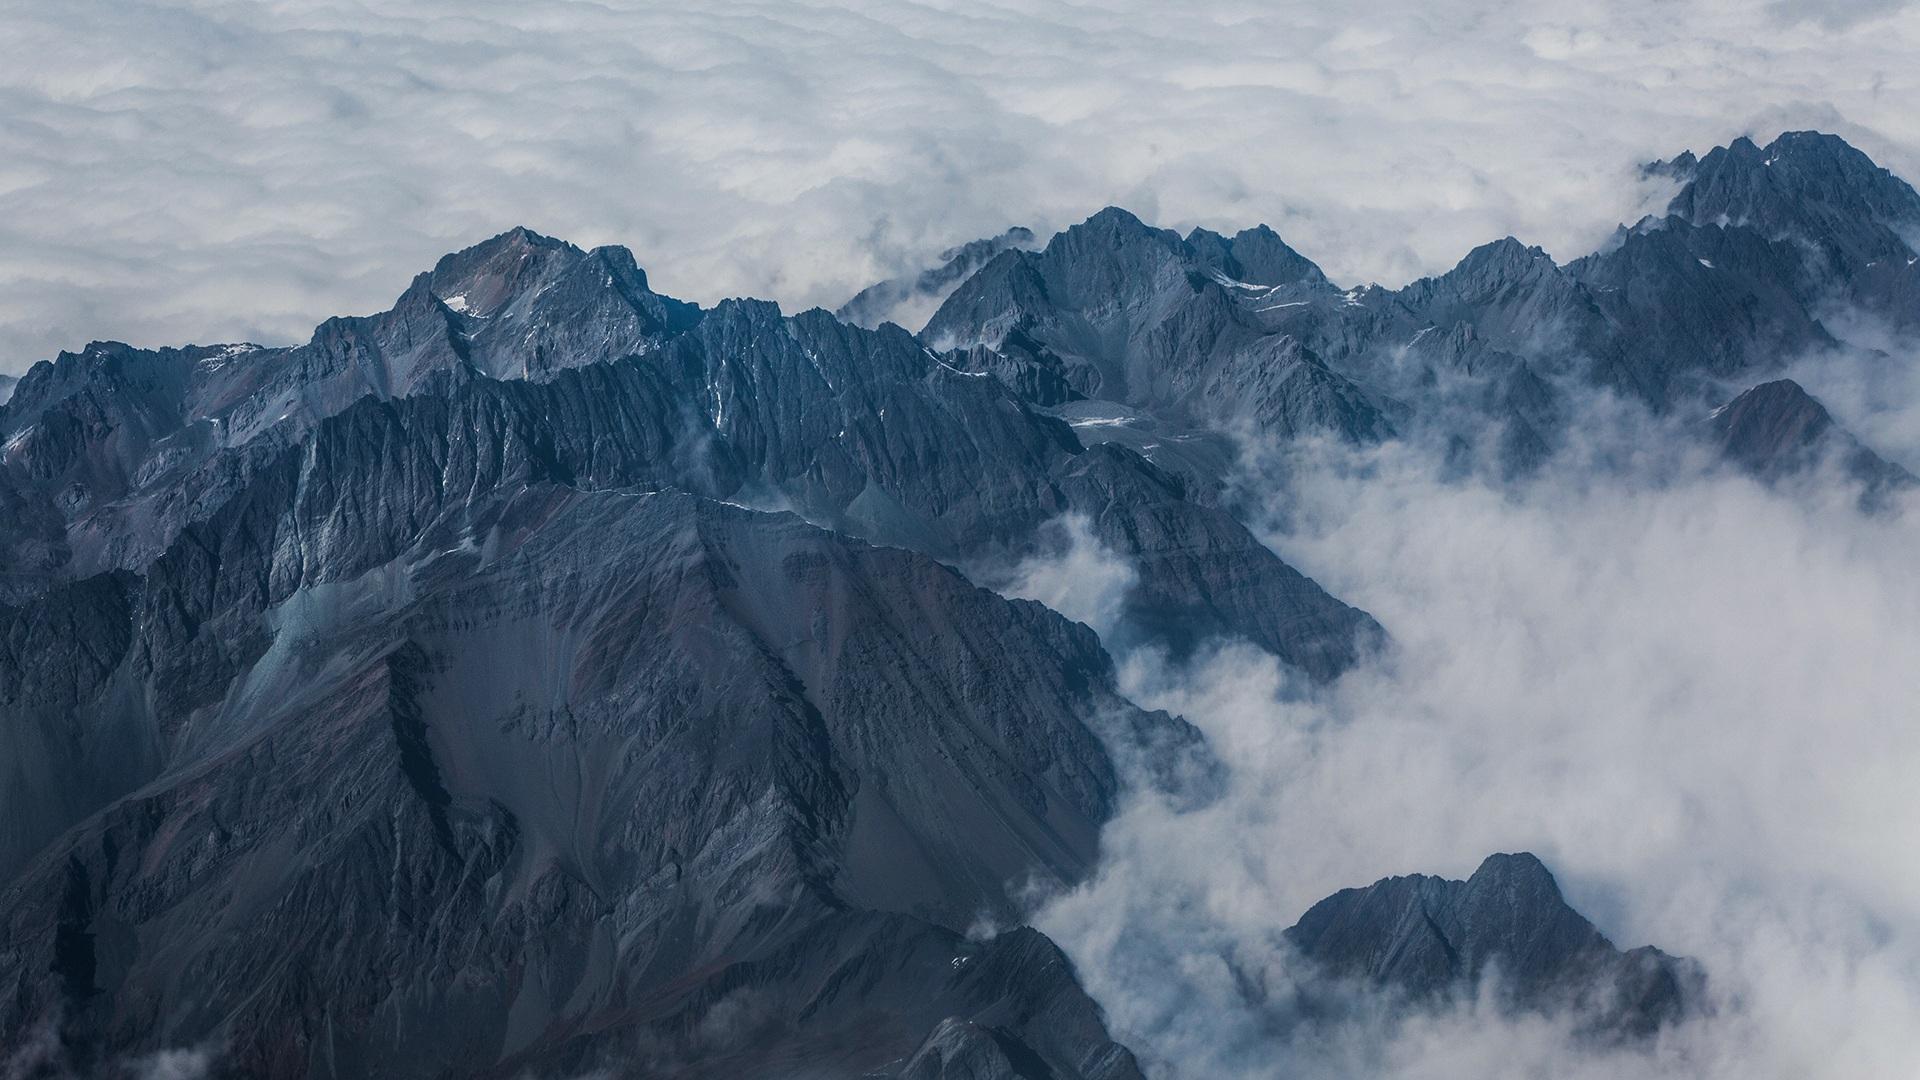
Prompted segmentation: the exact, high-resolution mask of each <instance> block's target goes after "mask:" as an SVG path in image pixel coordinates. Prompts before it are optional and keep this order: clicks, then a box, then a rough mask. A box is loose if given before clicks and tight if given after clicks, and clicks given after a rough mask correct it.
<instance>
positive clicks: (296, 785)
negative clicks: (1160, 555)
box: [0, 483, 1191, 1077]
mask: <svg viewBox="0 0 1920 1080" xmlns="http://www.w3.org/2000/svg"><path fill="white" fill-rule="evenodd" d="M298 498H299V496H296V497H295V501H297V500H298ZM335 509H336V510H339V511H340V512H343V513H357V512H359V511H358V510H348V509H346V508H344V507H336V508H335ZM259 520H260V519H259V518H258V517H257V516H253V514H252V508H249V509H248V510H246V511H242V512H241V513H239V515H238V516H237V517H236V518H235V519H233V520H231V521H229V522H227V523H226V525H225V526H223V531H218V533H217V535H216V532H208V533H200V534H195V535H192V536H187V537H183V538H182V539H181V540H180V541H179V542H178V544H177V546H176V548H177V550H176V551H175V552H170V554H169V556H168V557H167V558H163V560H161V563H160V564H158V565H157V566H156V567H155V569H154V570H153V572H152V573H150V574H149V575H148V578H147V580H146V581H145V582H136V581H129V580H125V578H124V576H123V575H122V576H113V577H110V578H107V579H94V580H91V581H90V582H88V583H83V584H82V585H79V586H74V587H72V588H76V589H77V588H90V589H95V590H98V591H99V593H100V594H101V595H99V596H98V597H93V598H90V599H89V600H88V601H87V602H85V603H82V602H81V601H80V600H79V599H78V598H76V597H71V596H66V597H62V598H61V599H62V601H63V602H62V603H60V604H58V605H57V610H58V611H59V612H61V613H64V614H65V617H66V618H67V619H68V620H69V622H68V623H67V624H62V625H48V624H47V622H46V621H45V618H43V619H42V621H41V622H40V623H39V624H38V625H37V626H35V627H32V628H30V630H29V631H28V632H37V634H38V638H39V644H38V645H37V647H36V648H35V649H33V650H32V652H31V654H29V655H25V656H22V655H20V654H19V653H15V652H12V651H10V652H9V661H10V663H9V672H10V674H13V675H14V678H13V679H12V680H10V682H9V683H8V684H7V686H6V689H7V692H8V693H9V700H10V708H9V714H10V715H12V716H16V717H19V716H26V715H37V716H39V717H40V718H42V719H43V720H45V721H46V722H47V723H48V727H47V728H44V729H42V731H41V734H42V735H43V736H44V740H45V741H44V743H43V744H42V745H43V746H45V747H48V748H50V749H49V750H48V751H47V752H48V753H49V754H51V753H55V752H57V749H55V748H57V747H59V746H61V745H71V744H72V743H74V742H78V744H79V750H80V752H81V753H82V754H84V755H85V756H86V758H87V760H88V761H91V762H105V761H115V760H122V761H126V762H129V763H133V762H138V763H140V766H143V767H140V766H134V765H131V764H130V765H129V766H128V767H127V768H126V769H125V770H124V774H123V775H122V776H120V777H118V780H119V785H118V786H120V787H122V788H124V789H125V790H124V791H123V792H121V793H120V794H119V795H118V797H115V798H111V799H109V800H101V799H99V798H98V797H99V796H107V795H109V794H110V793H109V792H107V791H105V790H95V791H94V792H93V793H92V794H94V795H95V796H96V800H95V801H101V802H102V805H100V806H99V807H98V808H97V809H93V810H91V811H88V812H87V813H85V815H84V816H82V817H80V819H79V820H78V821H77V822H76V823H75V824H74V825H73V826H71V827H70V828H67V829H66V830H65V831H64V832H62V833H61V834H60V835H59V836H58V837H57V838H54V839H51V840H47V841H44V842H43V845H42V846H41V847H40V849H39V850H38V851H37V852H34V853H33V854H31V855H29V856H28V857H26V858H25V859H24V861H22V860H21V859H19V858H18V857H16V858H15V859H13V860H11V861H10V880H11V883H10V884H9V885H8V886H7V887H6V888H5V890H4V897H5V902H4V903H0V908H3V909H4V910H6V911H7V912H8V913H9V914H8V916H7V919H6V922H5V928H4V936H3V937H0V942H3V943H4V944H3V946H0V985H4V986H5V987H6V993H5V995H4V1000H5V1003H6V1004H5V1006H4V1008H3V1009H0V1043H8V1044H12V1043H15V1042H24V1041H25V1040H26V1038H27V1037H28V1036H29V1035H30V1034H31V1033H32V1032H33V1031H34V1030H35V1029H36V1027H38V1026H41V1025H54V1026H56V1027H57V1030H58V1032H59V1033H60V1038H61V1040H62V1042H63V1044H64V1045H65V1046H67V1047H68V1048H69V1053H70V1055H71V1062H70V1063H71V1065H72V1067H74V1068H75V1069H77V1070H82V1071H84V1070H87V1069H91V1068H97V1067H103V1066H105V1065H106V1064H108V1063H110V1062H112V1061H113V1060H115V1059H116V1058H118V1057H120V1056H124V1055H129V1054H138V1053H142V1052H150V1051H153V1050H158V1049H164V1048H168V1047H175V1046H202V1045H208V1046H214V1047H217V1048H218V1049H219V1052H220V1053H219V1059H220V1060H221V1061H222V1062H223V1063H225V1064H224V1066H223V1067H226V1068H231V1069H232V1070H234V1071H236V1072H237V1073H239V1074H259V1073H273V1074H278V1075H343V1076H345V1075H351V1076H416V1075H438V1074H441V1073H443V1072H444V1071H445V1070H447V1069H453V1070H454V1071H456V1072H460V1073H462V1074H467V1075H517V1074H519V1073H520V1072H521V1071H523V1070H525V1069H529V1068H537V1069H540V1070H548V1069H574V1068H586V1067H591V1066H593V1065H596V1064H610V1065H614V1066H617V1067H622V1068H641V1069H643V1070H646V1069H671V1070H672V1071H681V1070H682V1069H683V1068H684V1069H685V1070H687V1071H688V1072H689V1073H690V1074H695V1075H699V1074H707V1075H728V1074H729V1073H730V1070H732V1071H731V1074H732V1075H739V1072H738V1071H737V1070H738V1069H747V1070H748V1071H757V1070H758V1069H760V1068H763V1067H771V1066H772V1065H774V1064H775V1063H782V1062H784V1063H789V1064H793V1065H796V1066H797V1065H800V1064H805V1065H807V1066H808V1067H813V1068H819V1069H822V1070H824V1071H826V1072H828V1073H829V1074H843V1075H856V1074H858V1073H859V1072H861V1071H863V1070H866V1069H870V1068H879V1067H882V1066H885V1065H886V1064H887V1062H889V1061H892V1060H895V1059H900V1060H905V1059H906V1058H907V1057H909V1056H910V1055H911V1053H912V1052H913V1050H914V1049H915V1048H916V1047H917V1046H918V1044H919V1043H920V1041H921V1040H922V1039H924V1038H925V1037H926V1035H927V1033H928V1032H929V1031H930V1030H931V1029H932V1028H933V1027H934V1026H935V1025H936V1024H937V1023H938V1022H939V1021H941V1020H944V1019H946V1018H947V1017H949V1016H954V1017H959V1018H960V1019H962V1020H964V1021H967V1022H971V1023H979V1024H986V1025H988V1026H991V1027H995V1028H1001V1029H1005V1031H1006V1032H1007V1033H1008V1034H1007V1035H1006V1038H1007V1039H1009V1040H1014V1041H1016V1042H1017V1043H1018V1044H1019V1045H1021V1046H1025V1047H1027V1048H1028V1052H1029V1053H1030V1054H1031V1055H1032V1056H1034V1058H1035V1059H1037V1060H1044V1061H1046V1062H1047V1068H1048V1069H1049V1070H1051V1074H1052V1075H1058V1076H1089V1077H1092V1076H1124V1075H1128V1073H1127V1072H1126V1069H1127V1068H1129V1067H1130V1058H1128V1057H1127V1055H1126V1054H1125V1052H1124V1051H1121V1050H1118V1049H1117V1048H1113V1047H1111V1046H1110V1045H1109V1044H1108V1042H1107V1040H1106V1039H1105V1037H1104V1030H1103V1029H1102V1027H1101V1024H1100V1020H1099V1014H1098V1011H1097V1009H1095V1008H1094V1007H1093V1006H1092V1005H1091V1003H1089V1002H1087V1001H1086V1000H1085V998H1084V996H1083V995H1080V994H1079V991H1078V989H1077V987H1076V986H1075V984H1074V983H1073V981H1072V978H1071V974H1070V968H1068V967H1067V965H1066V963H1065V960H1064V958H1063V957H1061V956H1059V954H1058V952H1057V950H1053V949H1052V947H1051V945H1049V944H1046V943H1045V942H1044V939H1039V938H1038V936H1037V935H1033V934H1032V933H1031V932H1025V931H1022V932H1013V933H1009V934H1004V935H1001V936H1000V937H997V938H994V939H993V940H992V941H989V942H986V943H975V942H970V941H968V940H967V939H965V938H964V937H962V936H961V933H960V931H962V930H964V929H965V928H966V927H967V926H969V925H971V924H973V923H974V922H976V921H978V920H981V919H983V918H988V919H996V920H999V921H1002V922H1004V921H1006V920H1008V919H1016V918H1017V917H1018V915H1019V913H1020V912H1019V904H1018V901H1017V891H1018V890H1019V889H1020V888H1022V887H1024V886H1025V884H1026V883H1027V882H1029V881H1033V882H1041V883H1045V882H1054V883H1061V882H1071V881H1075V880H1078V879H1080V878H1081V877H1083V876H1084V875H1085V874H1086V873H1087V872H1088V869H1089V868H1090V866H1091V865H1092V862H1093V860H1094V858H1095V855H1096V853H1097V840H1098V829H1099V826H1100V824H1101V822H1102V821H1103V820H1104V819H1105V817H1106V816H1107V815H1108V814H1109V813H1111V811H1112V808H1113V806H1114V803H1115V799H1116V795H1117V781H1116V779H1115V776H1114V772H1113V769H1112V766H1111V764H1110V762H1109V759H1108V757H1107V755H1106V751H1105V749H1104V748H1103V746H1102V744H1101V742H1100V739H1099V737H1098V736H1097V734H1096V729H1097V728H1099V727H1100V726H1102V725H1115V726H1116V727H1118V728H1120V729H1123V730H1128V731H1147V730H1157V731H1160V732H1163V733H1165V734H1166V735H1168V737H1171V738H1173V739H1175V740H1176V741H1180V740H1186V741H1190V740H1191V734H1190V732H1188V731H1187V730H1186V729H1185V728H1184V726H1183V725H1180V724H1179V723H1178V722H1177V721H1174V720H1172V719H1171V718H1167V717H1164V716H1158V717H1153V716H1147V715H1144V714H1138V713H1137V711H1135V710H1133V709H1132V707H1131V706H1130V705H1128V704H1127V703H1126V702H1125V701H1124V700H1123V699H1121V698H1120V697H1119V696H1118V694H1117V693H1116V692H1115V691H1114V690H1113V688H1112V669H1111V666H1110V663H1109V661H1108V660H1107V658H1106V655H1105V653H1104V652H1103V651H1102V650H1101V648H1100V645H1099V643H1098V641H1097V640H1096V639H1095V638H1094V636H1093V635H1092V633H1091V632H1090V631H1088V630H1086V629H1085V628H1084V627H1080V626H1077V625H1076V624H1072V623H1068V622H1066V621H1065V620H1063V619H1061V618H1060V617H1058V616H1056V615H1054V614H1052V613H1051V612H1048V611H1046V610H1045V609H1044V608H1041V607H1040V606H1039V605H1037V604H1033V603H1030V602H1022V601H1006V600H1002V599H1001V598H999V597H997V596H995V595H993V594H991V593H988V592H986V591H984V590H981V589H979V588H977V587H974V586H972V585H970V584H968V583H967V582H966V581H965V580H964V579H962V578H961V577H960V576H959V575H958V574H956V573H954V572H953V571H951V570H948V569H946V568H944V567H941V566H939V565H938V564H936V563H934V562H932V561H931V560H928V559H926V558H924V557H922V556H917V555H913V554H910V553H907V552H902V551H897V550H890V549H883V548H872V547H868V546H866V545H864V544H861V543H859V542H857V541H852V540H849V539H846V538H843V537H840V536H837V535H835V534H832V533H829V532H826V531H823V530H820V529H816V528H814V527H811V526H808V525H806V524H805V523H803V522H801V521H799V520H798V519H796V518H793V517H791V516H788V515H767V514H760V513H754V512H750V511H745V510H740V509H736V508H732V507H727V506H724V505H721V504H718V503H715V502H713V501H711V500H705V499H700V498H698V497H695V496H690V495H685V494H679V493H674V492H661V493H653V494H648V493H639V492H615V491H608V492H599V493H583V492H579V491H575V490H572V489H568V488H564V487H558V486H555V485H551V484H546V483H531V484H528V485H525V486H524V487H519V488H516V489H515V490H514V492H513V493H512V494H508V495H502V496H500V497H498V498H495V499H490V500H477V501H472V502H466V503H461V504H458V505H454V506H450V507H448V508H447V510H446V511H445V512H444V513H442V514H440V515H438V516H436V517H434V518H433V519H431V520H423V521H418V522H412V523H410V525H409V526H408V527H407V528H404V529H402V528H399V527H398V525H397V523H395V528H394V529H393V530H392V531H389V532H387V533H386V535H385V536H384V537H383V538H382V540H383V541H384V543H385V546H384V547H379V548H376V547H373V546H368V547H363V548H361V549H359V550H358V551H356V552H354V553H342V557H341V558H340V559H339V560H338V561H333V562H327V563H323V564H322V565H320V566H318V567H306V566H302V565H299V564H300V563H301V562H302V561H303V558H302V556H301V555H299V554H296V553H295V552H293V551H290V550H289V547H288V546H287V545H285V544H283V543H281V542H280V541H279V540H277V539H269V538H267V537H265V536H262V535H261V534H260V533H257V532H254V531H253V529H254V527H255V525H257V524H258V522H259ZM314 524H316V525H318V527H319V533H316V534H309V536H316V535H322V534H324V533H325V532H326V531H327V526H325V525H321V524H319V523H318V522H316V523H314ZM373 531H375V532H379V531H380V530H378V529H375V530H373ZM308 554H311V552H309V553H308ZM254 558H258V559H263V560H265V562H264V563H263V564H260V565H257V566H252V567H249V565H248V562H247V560H249V559H254ZM216 561H217V563H218V566H217V567H216V565H215V564H216ZM129 608H131V609H132V611H133V618H132V625H133V626H134V628H135V630H134V635H133V637H132V639H131V640H128V639H125V638H119V639H115V640H112V641H106V642H98V643H97V644H94V643H93V642H92V640H91V639H93V638H94V637H95V635H96V634H97V633H98V631H99V629H100V627H99V626H97V625H94V624H90V623H86V622H84V621H82V620H81V619H80V618H79V617H78V613H80V612H86V611H97V612H101V613H105V614H106V615H108V616H109V617H108V618H106V620H105V622H106V624H108V625H114V624H115V623H116V620H114V619H113V618H111V615H113V614H116V613H117V614H120V615H121V616H122V617H124V616H125V614H126V613H127V609H129ZM119 625H124V623H120V624H119ZM19 636H20V634H19V633H18V632H12V633H8V634H7V635H6V637H7V639H8V640H10V641H14V640H17V639H18V638H19ZM63 639H64V640H63ZM89 645H91V646H92V647H91V648H89V647H88V646H89ZM63 646H65V647H63ZM96 650H97V654H96ZM116 656H117V660H116V659H115V658H116ZM73 657H87V658H90V659H92V660H93V661H94V662H93V663H92V664H91V666H86V667H78V666H76V665H75V663H74V661H73V660H72V659H71V658H73ZM132 699H140V700H143V701H144V702H146V703H147V704H146V705H145V706H143V707H142V708H140V709H129V708H128V707H127V704H128V702H129V701H130V700H132ZM105 720H112V722H111V723H99V721H105ZM21 734H22V733H21V732H20V731H19V730H18V729H17V727H16V729H15V730H14V731H12V732H10V736H11V737H12V738H13V739H14V740H16V741H17V740H19V738H20V736H21ZM12 760H15V761H19V760H21V758H20V756H18V755H15V756H14V757H13V758H12ZM75 766H77V767H75ZM69 767H70V768H71V769H72V771H71V772H70V771H69V769H67V768H51V769H46V770H44V771H39V772H37V774H36V775H37V776H38V777H39V784H38V785H37V787H36V788H35V789H34V790H28V791H22V790H21V789H20V788H19V787H14V786H10V788H9V789H8V791H7V793H6V794H7V801H8V803H9V805H10V806H16V805H23V804H31V803H34V802H38V801H43V800H47V799H49V798H50V797H51V796H52V795H53V793H54V790H55V789H57V788H58V787H59V786H60V784H61V783H62V781H61V780H60V778H61V777H63V776H67V775H73V774H74V773H78V774H80V775H89V774H93V775H96V776H97V779H98V783H100V784H106V783H107V782H108V781H107V778H106V777H104V776H98V773H99V770H98V769H96V768H91V767H88V766H87V765H85V764H82V763H70V766H69ZM28 783H33V781H32V779H31V778H29V780H28ZM69 808H70V809H80V808H79V807H77V806H72V805H71V804H70V805H69ZM10 839H11V838H10ZM20 850H21V849H20V847H19V846H18V845H16V846H15V848H14V851H15V854H16V856H18V854H19V852H20ZM703 1040H706V1041H704V1042H703ZM755 1062H758V1063H759V1064H758V1065H754V1064H753V1063H755ZM696 1066H697V1067H696Z"/></svg>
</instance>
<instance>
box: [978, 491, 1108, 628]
mask: <svg viewBox="0 0 1920 1080" xmlns="http://www.w3.org/2000/svg"><path fill="white" fill-rule="evenodd" d="M1041 532H1042V543H1043V544H1045V545H1047V546H1046V547H1045V549H1044V550H1043V551H1041V552H1039V553H1037V554H1034V555H1030V556H1028V557H1027V558H1025V559H1022V560H1021V561H1020V562H1019V563H1018V564H1017V565H1015V566H1014V567H1013V569H1012V571H1011V572H1010V574H1008V575H1005V576H1007V577H1008V580H1006V581H1004V582H1001V581H999V580H998V579H999V577H1000V576H1002V575H998V574H995V573H994V572H993V571H992V569H991V568H986V569H981V568H975V573H976V575H977V576H979V577H980V578H981V579H982V580H984V581H987V582H988V583H989V584H991V585H992V586H993V587H994V589H995V591H997V592H999V593H1001V594H1002V595H1004V596H1012V597H1017V598H1019V599H1022V600H1038V601H1040V602H1041V603H1043V604H1045V605H1047V606H1048V607H1050V608H1052V609H1053V610H1055V611H1057V612H1059V613H1060V614H1062V615H1065V616H1066V617H1067V618H1069V619H1072V620H1074V621H1075V622H1081V623H1085V624H1087V625H1088V626H1091V627H1093V629H1094V631H1095V632H1097V633H1099V634H1101V635H1102V636H1105V635H1106V634H1108V633H1109V632H1110V631H1111V630H1112V629H1113V628H1114V625H1115V624H1116V623H1117V622H1118V621H1119V618H1120V610H1121V607H1122V605H1123V604H1125V603H1126V599H1127V592H1128V590H1130V589H1132V588H1133V583H1134V581H1135V580H1136V579H1137V578H1138V577H1139V575H1138V574H1137V573H1135V572H1134V569H1133V567H1132V566H1130V565H1128V564H1127V561H1126V560H1125V559H1123V558H1121V557H1120V556H1119V555H1116V554H1115V553H1114V552H1113V551H1111V550H1109V549H1108V548H1107V547H1106V546H1105V545H1104V544H1102V543H1100V540H1099V538H1098V537H1096V536H1094V535H1093V528H1092V523H1091V522H1089V521H1088V520H1087V518H1086V516H1085V515H1084V514H1068V515H1067V516H1065V517H1062V518H1057V519H1055V520H1054V521H1052V522H1050V523H1049V527H1048V528H1046V529H1043V530H1041Z"/></svg>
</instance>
